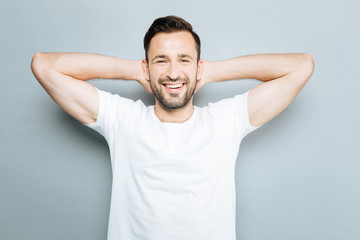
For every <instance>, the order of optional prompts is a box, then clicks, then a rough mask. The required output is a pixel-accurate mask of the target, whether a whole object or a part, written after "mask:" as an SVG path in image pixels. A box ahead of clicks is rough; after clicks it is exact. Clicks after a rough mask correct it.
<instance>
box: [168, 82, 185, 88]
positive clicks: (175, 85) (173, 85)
mask: <svg viewBox="0 0 360 240" xmlns="http://www.w3.org/2000/svg"><path fill="white" fill-rule="evenodd" d="M182 85H183V84H182V83H179V84H171V85H165V86H166V87H167V88H179V87H181V86H182Z"/></svg>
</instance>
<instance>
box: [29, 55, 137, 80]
mask: <svg viewBox="0 0 360 240" xmlns="http://www.w3.org/2000/svg"><path fill="white" fill-rule="evenodd" d="M140 64H141V63H140V61H130V60H123V59H120V58H115V57H108V56H102V55H97V54H91V53H37V54H35V55H34V57H33V61H32V67H33V70H34V68H37V69H38V70H40V71H37V72H38V73H39V74H41V73H44V72H46V71H55V72H58V73H60V74H63V75H66V76H69V77H72V78H75V79H78V80H89V79H97V78H101V79H123V80H136V79H139V78H140V77H141V76H140V74H141V71H140V70H141V67H140Z"/></svg>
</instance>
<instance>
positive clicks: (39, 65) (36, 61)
mask: <svg viewBox="0 0 360 240" xmlns="http://www.w3.org/2000/svg"><path fill="white" fill-rule="evenodd" d="M46 69H49V63H48V61H47V59H46V53H41V52H37V53H35V54H34V56H33V57H32V60H31V71H32V72H33V74H34V76H35V77H36V79H37V80H38V81H39V82H40V81H41V80H42V79H44V74H45V72H46Z"/></svg>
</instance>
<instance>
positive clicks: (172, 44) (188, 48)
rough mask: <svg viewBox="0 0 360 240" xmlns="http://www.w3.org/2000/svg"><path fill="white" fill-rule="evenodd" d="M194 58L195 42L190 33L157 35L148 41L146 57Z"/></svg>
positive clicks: (195, 53) (195, 52)
mask: <svg viewBox="0 0 360 240" xmlns="http://www.w3.org/2000/svg"><path fill="white" fill-rule="evenodd" d="M179 54H188V55H191V56H196V55H197V51H196V42H195V39H194V37H193V36H192V34H191V33H189V32H186V31H180V32H173V33H158V34H156V35H155V36H154V37H153V38H152V39H151V41H150V45H149V50H148V55H149V57H150V56H155V55H169V56H170V55H179Z"/></svg>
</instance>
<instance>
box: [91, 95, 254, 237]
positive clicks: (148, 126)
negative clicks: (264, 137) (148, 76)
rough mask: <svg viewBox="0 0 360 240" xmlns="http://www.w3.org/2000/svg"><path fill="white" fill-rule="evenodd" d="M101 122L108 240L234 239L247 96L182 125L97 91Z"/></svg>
mask: <svg viewBox="0 0 360 240" xmlns="http://www.w3.org/2000/svg"><path fill="white" fill-rule="evenodd" d="M98 93H99V101H100V106H99V114H98V118H97V121H96V122H95V123H93V124H90V125H88V126H89V127H91V128H93V129H95V130H96V131H98V132H99V133H100V134H101V135H103V136H104V137H105V139H106V140H107V143H108V145H109V149H110V156H111V163H112V173H113V182H112V195H111V206H110V217H109V218H110V219H109V229H108V240H138V239H139V240H140V239H141V240H150V239H151V240H180V239H181V240H233V239H236V235H235V216H236V210H235V179H234V172H235V162H236V159H237V155H238V150H239V146H240V142H241V140H242V139H243V137H245V136H246V135H247V134H248V133H249V132H251V131H252V130H254V129H256V128H255V127H253V126H251V125H250V124H249V120H248V112H247V95H248V93H245V94H243V95H237V96H235V97H233V98H230V99H225V100H222V101H219V102H216V103H210V104H209V105H208V106H206V107H203V108H199V107H195V110H194V113H193V115H192V116H191V118H190V119H189V120H187V121H186V122H184V123H166V122H161V121H160V120H159V119H158V118H157V116H156V115H155V113H154V106H150V107H146V106H145V105H144V104H143V103H142V102H141V101H140V100H139V101H136V102H134V101H132V100H129V99H126V98H122V97H120V96H118V95H112V94H110V93H108V92H104V91H101V90H98Z"/></svg>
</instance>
